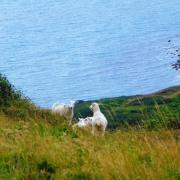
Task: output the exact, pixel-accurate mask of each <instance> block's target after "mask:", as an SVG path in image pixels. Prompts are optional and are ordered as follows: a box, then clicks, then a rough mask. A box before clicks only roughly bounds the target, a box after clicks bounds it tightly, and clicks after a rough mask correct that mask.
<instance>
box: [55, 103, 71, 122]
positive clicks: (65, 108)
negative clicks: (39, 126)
mask: <svg viewBox="0 0 180 180" xmlns="http://www.w3.org/2000/svg"><path fill="white" fill-rule="evenodd" d="M52 112H54V113H57V114H59V115H60V116H62V117H64V118H66V119H67V120H68V121H69V124H71V122H72V119H73V116H74V102H71V103H70V104H61V103H55V104H54V105H53V106H52Z"/></svg>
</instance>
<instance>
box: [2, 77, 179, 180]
mask: <svg viewBox="0 0 180 180" xmlns="http://www.w3.org/2000/svg"><path fill="white" fill-rule="evenodd" d="M4 84H5V86H4V87H6V88H2V81H1V78H0V88H1V89H0V90H1V91H0V93H1V94H0V179H3V180H4V179H8V180H9V179H178V178H179V177H180V156H179V153H180V145H179V140H178V139H177V138H176V137H177V135H179V134H180V132H179V130H168V129H160V130H156V131H154V130H153V131H148V130H147V129H144V128H142V129H138V130H135V129H133V128H132V129H129V130H126V129H124V130H121V131H120V130H117V131H115V132H111V133H110V132H107V133H106V136H105V137H104V138H101V137H93V136H92V135H91V134H90V133H89V132H86V131H81V130H75V131H73V130H72V129H71V127H69V126H68V125H67V123H66V122H65V121H64V119H62V118H61V117H59V116H57V115H53V114H51V112H50V111H49V110H42V109H40V108H38V107H36V106H35V105H34V104H33V103H31V102H30V101H29V100H28V99H27V98H24V97H23V96H22V95H18V92H16V91H15V90H13V88H12V87H11V88H7V85H8V84H7V82H6V83H4ZM8 89H9V90H8ZM175 89H176V88H175ZM175 91H176V90H175ZM178 91H179V90H178ZM161 93H162V92H161ZM165 94H166V95H164V96H167V97H169V98H171V97H175V96H176V94H179V93H178V92H177V91H176V92H175V93H174V92H173V93H171V92H170V91H169V90H168V93H165ZM124 99H125V100H124ZM172 99H173V98H172ZM176 101H177V102H176V103H175V105H176V104H178V102H179V101H178V99H177V100H176ZM101 102H102V103H104V104H106V107H107V105H108V104H111V105H113V107H115V106H114V105H115V104H116V105H117V108H122V107H119V104H123V108H127V105H126V103H129V104H132V103H133V105H131V106H132V107H133V108H134V107H136V106H137V107H139V105H134V103H135V102H136V99H135V98H134V99H133V98H130V99H129V98H128V97H124V98H115V99H111V101H109V100H108V99H105V100H103V101H101ZM173 102H174V100H173ZM117 103H118V104H117ZM178 107H179V106H178ZM76 108H77V106H76ZM176 114H177V113H176ZM162 115H163V116H164V115H165V116H164V118H166V114H162ZM177 115H178V114H177ZM110 117H111V116H110Z"/></svg>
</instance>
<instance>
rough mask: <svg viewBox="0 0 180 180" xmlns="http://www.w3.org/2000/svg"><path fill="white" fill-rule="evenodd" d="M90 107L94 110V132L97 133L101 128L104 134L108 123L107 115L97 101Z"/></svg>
mask: <svg viewBox="0 0 180 180" xmlns="http://www.w3.org/2000/svg"><path fill="white" fill-rule="evenodd" d="M90 109H91V110H92V111H93V117H92V134H95V131H96V130H99V129H100V130H101V131H102V135H104V133H105V130H106V127H107V124H108V122H107V119H106V117H105V116H104V114H103V113H102V112H101V110H100V108H99V105H98V104H97V103H92V104H91V106H90Z"/></svg>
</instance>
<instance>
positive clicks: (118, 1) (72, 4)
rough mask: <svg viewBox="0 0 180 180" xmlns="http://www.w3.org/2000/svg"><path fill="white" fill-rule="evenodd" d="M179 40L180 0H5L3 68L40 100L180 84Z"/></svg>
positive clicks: (0, 19) (1, 7) (0, 23)
mask: <svg viewBox="0 0 180 180" xmlns="http://www.w3.org/2000/svg"><path fill="white" fill-rule="evenodd" d="M168 40H171V42H170V43H169V42H168ZM176 47H180V1H179V0H172V1H169V0H151V1H147V0H110V1H98V0H91V1H85V0H61V1H59V0H46V1H44V0H38V1H36V0H29V1H25V0H8V1H6V0H1V2H0V72H1V73H4V74H6V75H7V77H8V78H9V80H10V81H11V82H12V83H13V84H14V85H15V86H16V87H17V88H18V89H20V90H22V91H23V92H24V94H25V95H27V96H29V97H30V98H31V99H32V100H33V101H34V102H35V103H37V104H38V105H40V106H44V107H48V106H51V104H52V103H54V102H56V101H63V102H66V101H68V100H77V99H78V100H80V99H83V100H87V99H98V98H103V97H114V96H121V95H134V94H144V93H149V92H153V91H156V90H159V89H162V88H166V87H169V86H173V85H178V84H180V74H179V72H178V71H175V70H172V69H171V63H172V62H174V61H175V60H174V59H173V58H172V57H171V55H169V54H168V52H169V51H171V50H172V51H173V48H176Z"/></svg>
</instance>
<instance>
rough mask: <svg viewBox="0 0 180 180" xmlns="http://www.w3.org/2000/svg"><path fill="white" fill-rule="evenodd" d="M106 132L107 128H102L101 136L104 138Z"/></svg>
mask: <svg viewBox="0 0 180 180" xmlns="http://www.w3.org/2000/svg"><path fill="white" fill-rule="evenodd" d="M105 130H106V127H104V126H103V128H102V134H101V135H102V136H104V134H105Z"/></svg>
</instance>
